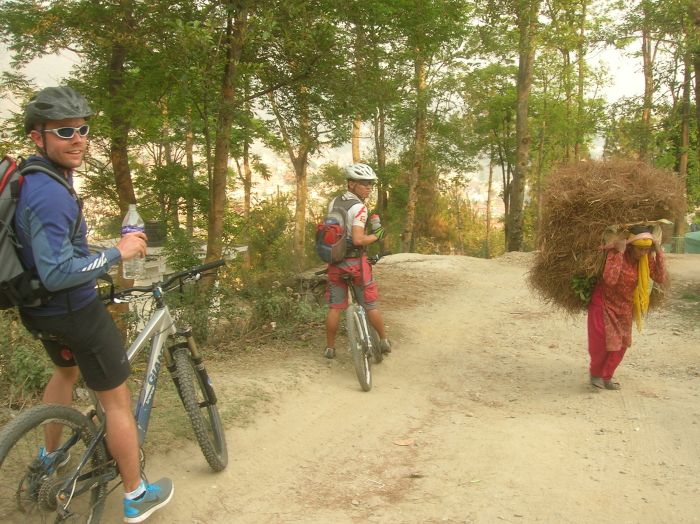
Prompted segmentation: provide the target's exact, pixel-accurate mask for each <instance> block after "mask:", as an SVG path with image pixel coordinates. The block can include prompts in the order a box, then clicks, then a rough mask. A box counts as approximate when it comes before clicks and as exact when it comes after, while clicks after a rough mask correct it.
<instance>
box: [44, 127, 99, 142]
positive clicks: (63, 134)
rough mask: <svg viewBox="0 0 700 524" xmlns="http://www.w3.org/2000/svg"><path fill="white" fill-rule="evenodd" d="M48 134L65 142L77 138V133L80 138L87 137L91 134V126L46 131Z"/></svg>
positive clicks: (57, 128)
mask: <svg viewBox="0 0 700 524" xmlns="http://www.w3.org/2000/svg"><path fill="white" fill-rule="evenodd" d="M44 131H46V132H47V133H52V134H54V135H56V136H57V137H58V138H63V139H65V140H70V139H71V138H73V137H74V136H75V133H76V132H77V133H78V134H79V135H80V136H87V134H88V133H89V132H90V126H89V125H87V124H83V125H82V126H80V127H56V128H54V129H44Z"/></svg>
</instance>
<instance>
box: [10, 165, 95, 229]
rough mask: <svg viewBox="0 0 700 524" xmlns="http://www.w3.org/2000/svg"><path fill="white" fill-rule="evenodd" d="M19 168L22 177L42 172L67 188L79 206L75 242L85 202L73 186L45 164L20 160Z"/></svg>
mask: <svg viewBox="0 0 700 524" xmlns="http://www.w3.org/2000/svg"><path fill="white" fill-rule="evenodd" d="M17 167H18V169H19V172H20V175H22V176H27V175H31V174H32V173H36V172H41V173H44V174H46V175H49V176H50V177H51V178H53V179H54V180H55V181H56V182H58V183H59V184H61V185H62V186H63V187H65V188H66V191H68V192H69V193H70V194H71V196H72V197H73V198H74V199H75V202H76V203H77V204H78V216H77V217H76V219H75V226H74V227H73V233H72V235H71V240H73V239H74V238H75V236H76V235H77V234H78V230H79V229H80V223H81V222H82V220H83V201H82V200H81V199H80V197H78V194H77V193H76V192H75V189H73V186H71V185H70V184H69V183H68V181H67V180H66V177H64V176H63V175H61V174H60V173H59V172H58V171H56V170H55V169H53V167H52V166H50V165H49V164H47V163H45V162H41V161H39V160H24V159H20V162H19V163H18V166H17Z"/></svg>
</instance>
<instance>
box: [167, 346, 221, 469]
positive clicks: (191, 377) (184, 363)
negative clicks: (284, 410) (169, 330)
mask: <svg viewBox="0 0 700 524" xmlns="http://www.w3.org/2000/svg"><path fill="white" fill-rule="evenodd" d="M173 360H174V361H175V369H176V372H177V378H178V382H179V389H180V398H181V399H182V404H183V405H184V406H185V411H186V412H187V416H188V417H189V419H190V422H191V423H192V428H193V429H194V434H195V437H196V438H197V443H198V444H199V447H200V449H201V450H202V454H204V458H205V459H206V460H207V463H208V464H209V466H210V467H211V469H213V470H214V471H222V470H223V469H224V468H226V465H227V464H228V451H227V449H226V434H225V432H224V427H223V424H222V422H221V418H220V417H219V410H218V409H217V407H216V404H210V403H209V402H208V401H207V395H206V388H205V385H204V384H203V383H202V379H201V376H200V375H199V373H197V371H196V370H195V368H194V364H193V362H192V358H191V356H190V351H189V348H188V347H187V343H182V344H178V346H176V348H175V349H174V350H173Z"/></svg>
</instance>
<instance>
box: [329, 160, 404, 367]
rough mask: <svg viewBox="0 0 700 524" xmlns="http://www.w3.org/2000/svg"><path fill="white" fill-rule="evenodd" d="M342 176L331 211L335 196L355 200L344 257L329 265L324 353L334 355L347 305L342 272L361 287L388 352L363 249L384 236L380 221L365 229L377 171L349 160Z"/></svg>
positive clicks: (330, 208)
mask: <svg viewBox="0 0 700 524" xmlns="http://www.w3.org/2000/svg"><path fill="white" fill-rule="evenodd" d="M345 178H346V179H347V182H348V190H347V192H345V193H344V194H343V195H339V196H337V197H336V198H334V199H333V200H332V201H331V203H330V205H329V206H328V209H329V211H330V210H332V209H333V208H334V207H335V204H336V201H337V200H338V199H342V200H343V201H345V202H348V205H349V204H351V203H352V202H353V201H355V203H354V204H352V207H350V208H349V209H348V213H347V214H348V216H347V220H346V235H347V239H348V252H347V254H346V257H345V260H343V261H342V262H340V263H339V264H329V265H328V290H327V291H326V299H327V301H328V315H327V316H326V349H325V351H324V353H323V354H324V356H325V357H326V358H334V357H335V337H336V335H337V333H338V326H339V325H340V315H341V313H342V311H343V310H344V309H345V308H346V307H347V306H348V286H347V284H346V283H345V281H344V280H343V279H342V275H343V274H344V273H350V274H351V275H352V277H353V285H356V286H362V287H363V291H364V299H365V304H364V306H365V309H366V310H367V317H368V318H369V321H370V323H371V324H372V326H373V327H374V329H376V330H377V334H379V338H380V346H381V349H382V352H383V353H389V352H391V343H390V342H389V340H388V339H387V337H386V330H385V328H384V320H383V319H382V314H381V312H380V311H379V309H378V308H377V299H378V298H379V294H378V292H377V283H376V282H375V281H374V280H373V279H372V266H371V265H370V264H369V262H368V261H367V255H366V253H365V249H364V248H365V247H366V246H368V245H370V244H372V243H373V242H376V241H378V240H381V239H382V238H383V237H384V228H382V227H381V225H379V224H377V225H376V227H375V226H373V229H372V232H371V233H370V234H367V233H365V226H366V225H367V215H368V212H367V207H366V206H365V204H364V201H365V199H366V198H367V197H368V196H369V194H370V193H371V192H372V186H374V183H375V182H376V180H377V175H376V174H375V173H374V170H373V169H372V168H371V167H369V166H368V165H366V164H350V165H349V166H346V167H345Z"/></svg>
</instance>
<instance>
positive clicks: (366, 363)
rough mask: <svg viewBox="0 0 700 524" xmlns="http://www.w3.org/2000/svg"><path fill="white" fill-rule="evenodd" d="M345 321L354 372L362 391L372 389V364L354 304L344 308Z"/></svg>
mask: <svg viewBox="0 0 700 524" xmlns="http://www.w3.org/2000/svg"><path fill="white" fill-rule="evenodd" d="M345 323H346V325H347V328H348V343H349V344H350V351H351V352H352V360H353V362H354V364H355V373H356V374H357V380H358V381H359V382H360V387H361V388H362V391H369V390H370V389H372V364H371V362H370V358H369V354H368V353H367V343H366V342H365V341H364V337H363V330H362V324H361V321H360V314H359V312H358V308H357V306H356V305H355V304H351V305H350V306H348V308H347V309H346V310H345Z"/></svg>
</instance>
